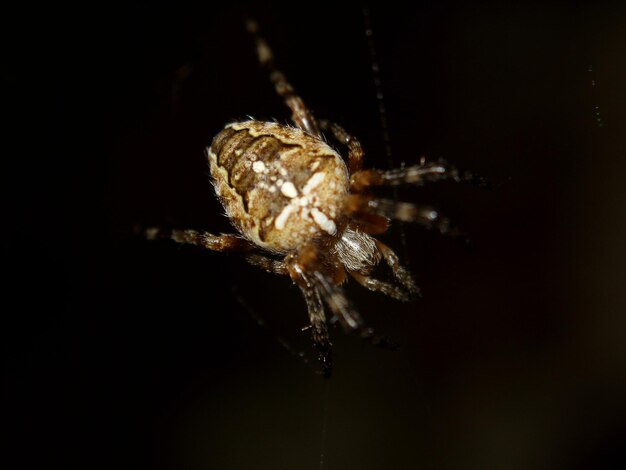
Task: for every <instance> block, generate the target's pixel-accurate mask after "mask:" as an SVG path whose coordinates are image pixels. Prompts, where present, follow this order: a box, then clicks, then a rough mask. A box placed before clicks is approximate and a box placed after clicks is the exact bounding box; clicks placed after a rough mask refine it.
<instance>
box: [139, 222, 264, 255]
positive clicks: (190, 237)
mask: <svg viewBox="0 0 626 470" xmlns="http://www.w3.org/2000/svg"><path fill="white" fill-rule="evenodd" d="M136 231H137V232H138V233H140V234H142V235H143V236H144V237H145V238H147V239H148V240H173V241H175V242H176V243H182V244H185V245H197V246H201V247H202V248H206V249H208V250H213V251H231V252H232V251H239V252H242V251H250V250H253V249H255V246H254V245H253V244H252V243H250V242H249V241H247V240H246V239H244V238H242V237H240V236H238V235H231V234H226V233H223V234H221V235H213V234H212V233H209V232H199V231H197V230H178V229H174V230H169V229H163V228H160V227H147V228H138V229H136Z"/></svg>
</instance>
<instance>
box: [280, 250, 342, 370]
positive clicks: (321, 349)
mask: <svg viewBox="0 0 626 470" xmlns="http://www.w3.org/2000/svg"><path fill="white" fill-rule="evenodd" d="M285 264H286V266H287V269H288V272H289V275H290V276H291V279H292V280H293V282H295V283H296V285H297V286H298V287H299V288H300V291H301V292H302V295H303V296H304V301H305V302H306V306H307V309H308V311H309V322H310V324H311V328H310V330H311V336H312V337H313V344H314V346H315V349H316V350H317V354H318V360H319V362H320V364H321V367H322V375H323V376H324V377H326V378H328V377H330V374H331V371H332V356H331V343H330V337H329V335H328V326H327V324H326V314H325V313H324V305H323V304H322V299H321V297H320V293H319V291H318V289H317V287H316V286H315V283H314V280H313V279H311V277H310V276H309V274H308V273H307V272H306V271H305V268H304V267H303V266H302V265H301V263H298V261H297V260H296V259H295V257H294V256H288V257H287V261H286V263H285Z"/></svg>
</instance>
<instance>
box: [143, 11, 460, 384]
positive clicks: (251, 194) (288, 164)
mask: <svg viewBox="0 0 626 470" xmlns="http://www.w3.org/2000/svg"><path fill="white" fill-rule="evenodd" d="M248 30H249V31H250V32H251V33H252V34H253V35H254V38H255V40H256V46H257V53H258V57H259V60H260V62H261V64H262V65H263V66H264V67H265V68H266V69H267V70H268V71H269V73H270V79H271V81H272V82H273V84H274V86H275V88H276V91H277V93H278V94H279V95H280V96H281V97H282V98H283V99H284V101H285V103H286V104H287V106H288V107H289V108H290V109H291V112H292V120H293V123H294V124H295V127H292V126H287V125H282V124H278V123H275V122H262V121H256V120H248V121H242V122H234V123H231V124H228V125H227V126H226V127H225V128H224V129H223V130H222V131H221V132H220V133H219V134H218V135H217V136H216V137H215V138H214V139H213V142H212V144H211V146H210V147H209V148H207V151H206V154H207V157H208V160H209V164H210V170H211V177H212V180H213V185H214V187H215V192H216V193H217V196H218V198H219V199H220V201H221V203H222V205H223V206H224V209H225V211H226V215H227V216H228V217H229V218H230V220H231V222H232V224H233V225H234V226H235V227H236V229H237V230H238V232H239V234H237V235H229V234H223V235H219V236H218V235H212V234H210V233H206V232H197V231H194V230H172V231H164V230H161V229H159V228H150V229H147V230H146V236H147V237H148V238H150V239H154V238H163V237H165V238H171V239H173V240H175V241H177V242H180V243H190V244H195V245H200V246H203V247H205V248H208V249H211V250H217V251H239V252H243V253H244V254H245V257H246V259H247V260H248V261H249V262H250V263H252V264H254V265H256V266H259V267H261V268H262V269H265V270H266V271H268V272H271V273H275V274H281V275H287V276H289V277H290V278H291V279H292V280H293V282H294V283H295V284H297V285H298V287H299V288H300V290H301V291H302V293H303V295H304V299H305V301H306V304H307V308H308V312H309V321H310V325H311V328H310V330H311V332H312V336H313V340H314V343H315V345H316V348H317V350H318V353H319V359H320V361H321V363H322V368H323V373H324V374H325V375H329V374H330V370H331V358H330V340H329V336H328V330H327V319H326V315H325V312H324V304H326V305H327V306H328V307H329V308H330V310H331V312H332V315H333V318H336V319H337V320H338V321H339V322H340V323H341V325H342V326H343V328H344V329H345V330H346V331H348V332H356V333H358V334H360V335H361V336H363V337H364V338H372V333H371V330H370V329H369V328H366V327H365V326H364V323H363V320H362V318H361V316H360V315H359V313H358V312H357V311H356V310H355V309H354V308H352V306H351V304H350V302H349V301H348V299H347V298H346V296H345V295H344V293H343V290H342V288H341V285H342V284H343V283H344V282H345V281H346V280H347V278H348V277H352V278H353V279H355V280H356V281H357V282H358V283H359V284H361V285H362V286H364V287H366V288H367V289H369V290H372V291H378V292H382V293H383V294H386V295H389V296H391V297H393V298H396V299H399V300H408V299H410V298H411V297H412V296H413V295H415V294H417V293H418V288H417V286H416V285H415V282H414V281H413V279H412V277H411V275H410V274H409V272H408V271H407V270H406V269H405V268H403V267H402V266H401V264H400V263H399V261H398V257H397V256H396V254H395V253H394V252H393V251H392V250H391V248H389V247H388V246H386V245H385V244H383V243H382V242H381V241H379V240H377V239H376V238H374V236H373V235H376V234H380V233H383V232H385V231H386V230H387V228H388V226H389V221H390V220H391V219H397V220H402V221H409V222H417V223H421V224H422V225H425V226H427V227H435V228H437V229H439V230H440V231H441V232H447V231H449V224H448V221H447V219H445V218H443V217H441V216H440V215H439V213H438V212H437V211H435V210H433V209H432V208H430V207H420V206H416V205H413V204H410V203H406V202H396V201H393V200H389V199H381V198H377V197H375V196H373V195H372V194H371V189H372V188H373V187H375V186H383V185H387V186H395V185H400V184H422V183H424V182H427V181H437V180H441V179H447V178H449V179H454V180H457V181H459V180H462V179H464V180H469V179H472V176H471V175H469V174H467V173H465V174H463V175H461V174H459V172H458V171H457V170H456V169H455V168H453V167H451V166H449V165H446V164H444V163H441V162H437V163H426V162H425V161H424V160H423V159H422V160H421V161H420V163H419V164H417V165H414V166H409V167H406V168H401V169H392V170H388V171H381V170H373V169H363V168H362V165H363V150H362V149H361V145H360V143H359V142H358V140H356V138H354V137H353V136H351V135H350V134H348V133H347V132H346V131H345V130H344V129H343V128H342V127H340V126H339V125H337V124H334V123H329V122H328V121H322V120H320V121H318V120H316V119H315V118H314V117H313V115H312V114H311V112H310V111H309V110H308V108H307V107H306V106H305V105H304V102H303V101H302V99H301V98H300V97H299V96H298V95H296V94H295V91H294V89H293V88H292V86H291V85H290V84H289V83H288V82H287V80H286V78H285V76H284V75H283V74H282V73H281V72H280V71H278V70H277V69H276V68H275V67H274V63H273V56H272V52H271V50H270V48H269V46H268V45H267V43H266V42H265V40H264V39H263V38H262V37H261V36H260V35H259V34H258V28H257V26H256V24H255V23H254V22H249V23H248ZM322 131H327V132H328V133H329V136H332V137H333V138H334V139H335V140H336V141H337V142H338V143H340V144H342V145H343V146H345V147H346V148H347V150H348V155H347V162H346V161H344V159H343V158H342V157H341V155H340V154H339V153H338V152H337V151H336V150H335V149H333V148H332V147H331V146H330V145H329V144H328V143H327V142H326V141H325V140H324V137H323V136H322ZM381 263H384V264H386V265H387V266H388V267H389V269H390V271H391V273H392V276H393V281H392V282H389V281H383V280H380V279H377V278H375V277H373V276H372V274H373V272H374V269H375V268H376V267H377V266H378V265H379V264H381Z"/></svg>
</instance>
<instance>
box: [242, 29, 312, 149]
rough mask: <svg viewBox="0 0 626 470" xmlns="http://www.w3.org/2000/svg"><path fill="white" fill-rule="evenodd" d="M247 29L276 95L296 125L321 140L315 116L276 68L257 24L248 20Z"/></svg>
mask: <svg viewBox="0 0 626 470" xmlns="http://www.w3.org/2000/svg"><path fill="white" fill-rule="evenodd" d="M246 28H247V29H248V32H249V33H250V34H252V36H253V37H254V41H255V43H256V50H257V56H258V58H259V62H260V63H261V65H262V66H263V67H264V68H265V69H266V70H267V71H268V72H269V75H270V81H271V82H272V83H273V84H274V88H275V89H276V93H278V95H279V96H280V97H281V98H282V99H283V100H284V101H285V104H286V105H287V106H288V107H289V109H291V119H292V120H293V122H294V124H295V125H296V126H297V127H299V128H300V129H302V130H304V131H306V132H308V133H309V134H311V135H312V136H315V137H317V138H320V139H321V137H322V135H321V134H320V131H319V128H318V126H317V122H316V121H315V118H314V117H313V114H312V113H311V111H310V110H309V108H307V106H306V105H305V104H304V101H303V100H302V98H300V96H298V94H297V93H296V91H295V90H294V88H293V86H292V85H291V84H290V83H289V81H288V80H287V77H286V76H285V74H284V73H283V72H281V71H280V70H278V69H277V68H276V65H275V64H274V54H273V53H272V49H271V48H270V46H269V45H268V44H267V41H265V38H264V37H263V36H261V34H260V32H259V25H258V24H257V22H256V21H254V20H248V21H247V22H246Z"/></svg>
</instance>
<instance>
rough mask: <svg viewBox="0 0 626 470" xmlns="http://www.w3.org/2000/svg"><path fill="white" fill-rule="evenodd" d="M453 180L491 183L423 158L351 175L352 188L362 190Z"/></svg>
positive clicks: (467, 172)
mask: <svg viewBox="0 0 626 470" xmlns="http://www.w3.org/2000/svg"><path fill="white" fill-rule="evenodd" d="M443 180H453V181H456V182H471V183H474V184H476V185H477V186H483V187H489V186H490V184H489V182H488V181H487V180H485V179H484V178H483V177H482V176H478V175H474V174H472V173H471V172H469V171H467V170H463V171H461V170H459V169H457V168H456V167H454V166H452V165H449V164H448V163H446V162H443V161H439V162H426V159H425V158H422V159H421V161H420V163H419V164H418V165H412V166H408V167H404V168H394V169H392V170H376V169H368V170H361V171H358V172H356V173H354V174H353V175H351V177H350V190H351V191H353V192H362V191H364V190H367V189H368V188H370V187H372V186H400V185H404V184H413V185H418V186H419V185H423V184H425V183H428V182H435V181H443Z"/></svg>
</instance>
